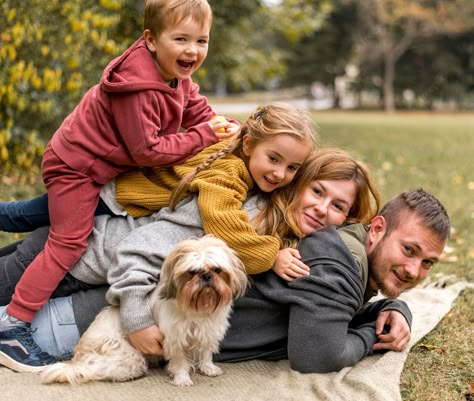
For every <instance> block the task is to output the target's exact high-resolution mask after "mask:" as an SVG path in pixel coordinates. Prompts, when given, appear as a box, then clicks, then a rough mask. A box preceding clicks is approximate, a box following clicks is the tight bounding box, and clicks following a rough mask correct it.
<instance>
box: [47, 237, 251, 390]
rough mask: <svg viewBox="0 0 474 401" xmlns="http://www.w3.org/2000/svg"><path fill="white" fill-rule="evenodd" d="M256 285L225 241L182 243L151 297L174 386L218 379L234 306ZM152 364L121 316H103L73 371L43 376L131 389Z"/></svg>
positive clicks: (62, 367)
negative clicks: (217, 357) (127, 384)
mask: <svg viewBox="0 0 474 401" xmlns="http://www.w3.org/2000/svg"><path fill="white" fill-rule="evenodd" d="M247 285H248V280H247V276H246V274H245V270H244V266H243V264H242V262H241V261H240V259H239V258H238V257H237V255H236V253H235V252H234V251H233V250H231V249H230V248H229V247H228V246H227V245H226V244H225V243H224V242H223V241H222V240H220V239H217V238H215V237H213V236H210V235H207V236H205V237H203V238H201V239H191V240H185V241H182V242H180V243H179V244H178V245H177V246H176V247H175V248H174V249H173V251H172V252H171V253H170V255H169V256H168V257H167V258H166V259H165V261H164V263H163V266H162V269H161V273H160V282H159V284H158V286H157V288H156V289H155V290H154V291H153V292H152V293H151V295H150V299H149V300H150V304H151V305H152V308H153V317H154V319H155V322H156V324H157V325H158V326H159V328H160V330H161V331H162V333H163V334H164V341H163V350H164V357H165V359H167V360H168V365H167V368H168V370H169V372H170V375H171V383H172V384H174V385H176V386H191V385H192V384H193V382H192V380H191V377H190V372H191V371H192V370H194V369H196V370H197V371H198V372H200V373H202V374H204V375H207V376H218V375H221V374H222V373H223V371H222V369H221V368H220V367H218V366H217V365H215V364H214V363H213V362H212V355H213V354H214V353H216V352H217V351H218V348H219V342H220V341H221V340H222V338H223V337H224V334H225V332H226V330H227V328H228V326H229V322H228V317H229V313H230V311H231V306H232V299H233V298H234V297H238V296H241V295H243V293H244V292H245V290H246V288H247ZM147 369H148V361H147V359H146V358H145V357H144V356H143V355H142V354H141V353H140V352H138V351H137V350H135V348H133V347H132V346H131V345H130V343H129V342H128V341H127V336H126V334H125V332H124V331H123V330H122V329H121V327H120V319H119V308H118V307H116V306H111V307H107V308H105V309H104V310H103V311H102V312H100V313H99V314H98V315H97V317H96V319H95V320H94V322H93V323H92V324H91V326H90V327H89V329H88V330H87V331H86V332H85V333H84V335H83V336H82V337H81V339H80V341H79V343H78V344H77V346H76V348H75V350H74V357H73V359H72V361H71V363H56V364H54V365H51V366H48V367H46V368H45V369H44V370H43V372H42V373H41V381H42V382H43V383H53V382H69V383H84V382H88V381H93V380H111V381H127V380H131V379H135V378H138V377H140V376H143V375H144V374H146V372H147Z"/></svg>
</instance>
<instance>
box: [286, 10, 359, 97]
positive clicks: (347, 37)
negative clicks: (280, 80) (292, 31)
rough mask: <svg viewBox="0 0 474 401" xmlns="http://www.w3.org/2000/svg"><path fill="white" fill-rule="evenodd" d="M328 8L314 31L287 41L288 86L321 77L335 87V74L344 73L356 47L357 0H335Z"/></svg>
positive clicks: (318, 79)
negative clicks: (354, 0)
mask: <svg viewBox="0 0 474 401" xmlns="http://www.w3.org/2000/svg"><path fill="white" fill-rule="evenodd" d="M326 10H327V14H326V15H325V18H324V20H322V21H321V24H320V25H319V26H318V27H316V29H314V30H313V32H312V33H311V34H309V35H305V36H303V37H302V38H301V40H300V41H298V42H297V43H295V44H292V43H288V45H287V46H288V57H287V64H288V71H287V74H286V77H285V80H284V85H285V86H294V85H311V84H312V83H313V82H314V81H318V82H321V83H323V84H324V85H326V86H331V87H333V86H334V85H335V78H336V77H338V76H340V75H344V74H345V69H346V67H347V64H348V63H349V61H350V58H351V54H352V49H353V47H354V37H355V35H354V31H355V29H356V24H357V20H356V19H355V18H354V15H355V14H356V4H355V3H352V2H348V3H347V2H345V1H333V2H332V4H331V7H330V8H329V7H328V8H327V9H326ZM334 92H336V91H334Z"/></svg>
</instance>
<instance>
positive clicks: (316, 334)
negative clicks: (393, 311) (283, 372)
mask: <svg viewBox="0 0 474 401" xmlns="http://www.w3.org/2000/svg"><path fill="white" fill-rule="evenodd" d="M299 250H300V253H301V255H302V260H303V262H304V263H306V264H307V265H308V266H310V268H311V275H310V276H308V277H302V278H298V279H296V280H294V281H293V282H290V283H289V284H288V286H289V288H290V289H291V291H292V297H293V303H292V305H291V308H290V317H289V327H288V359H289V360H290V364H291V366H292V368H293V369H295V370H298V371H300V372H303V373H326V372H332V371H338V370H340V369H342V368H344V367H347V366H352V365H354V364H355V363H357V362H358V361H359V360H360V359H362V358H363V357H364V356H366V355H370V354H372V353H373V346H374V344H375V343H376V342H377V336H376V334H375V321H374V322H372V323H370V324H363V325H360V326H358V327H356V328H353V327H350V323H351V321H352V320H353V318H354V317H355V316H356V315H357V313H358V311H359V309H360V308H361V306H362V304H363V286H362V282H361V276H360V272H359V268H358V266H357V264H356V262H355V260H354V258H353V257H352V254H351V253H350V251H349V249H348V248H347V247H346V246H345V244H344V243H343V241H342V240H341V238H340V237H339V235H338V234H337V233H336V232H335V230H333V229H329V230H324V231H321V232H318V233H314V234H312V235H310V236H308V237H305V238H304V239H303V240H302V241H301V243H300V246H299Z"/></svg>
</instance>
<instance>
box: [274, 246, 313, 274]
mask: <svg viewBox="0 0 474 401" xmlns="http://www.w3.org/2000/svg"><path fill="white" fill-rule="evenodd" d="M300 259H301V256H300V253H299V252H298V250H297V249H292V248H285V249H282V250H280V251H279V252H278V256H277V259H276V261H275V264H274V265H273V267H272V269H273V271H274V272H275V273H276V274H278V276H280V277H281V278H282V279H283V280H286V281H293V280H294V279H295V278H298V277H303V276H308V275H309V267H308V266H307V265H305V264H304V263H303V262H302V261H301V260H300Z"/></svg>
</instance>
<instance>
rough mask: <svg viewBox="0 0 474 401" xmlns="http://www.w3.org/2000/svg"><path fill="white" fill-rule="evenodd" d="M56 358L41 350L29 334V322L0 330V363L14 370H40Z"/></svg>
mask: <svg viewBox="0 0 474 401" xmlns="http://www.w3.org/2000/svg"><path fill="white" fill-rule="evenodd" d="M54 362H56V358H55V357H54V356H52V355H49V354H48V353H47V352H43V351H41V348H40V347H39V346H38V344H36V342H35V340H33V337H32V336H31V327H30V324H26V325H18V326H14V327H11V328H8V329H6V330H5V329H3V330H2V331H0V364H1V365H3V366H6V367H7V368H10V369H12V370H15V371H16V372H40V371H41V370H43V369H44V368H45V366H46V365H50V364H52V363H54Z"/></svg>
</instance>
